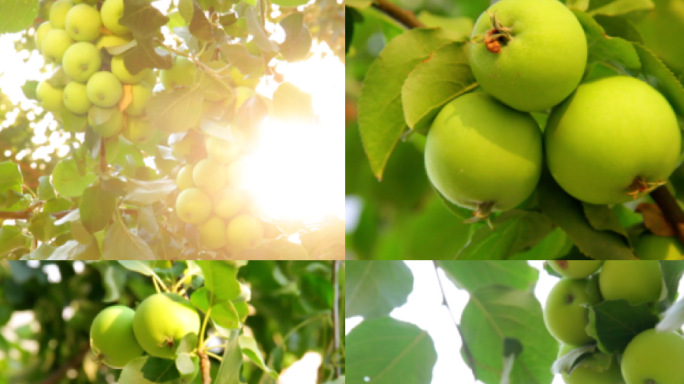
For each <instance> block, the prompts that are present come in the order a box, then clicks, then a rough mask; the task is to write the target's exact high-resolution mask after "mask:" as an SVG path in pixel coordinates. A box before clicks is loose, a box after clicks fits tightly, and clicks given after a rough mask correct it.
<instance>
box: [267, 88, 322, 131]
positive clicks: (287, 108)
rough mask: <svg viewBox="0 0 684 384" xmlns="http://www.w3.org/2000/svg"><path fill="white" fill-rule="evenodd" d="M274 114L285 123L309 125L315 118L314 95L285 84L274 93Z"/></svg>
mask: <svg viewBox="0 0 684 384" xmlns="http://www.w3.org/2000/svg"><path fill="white" fill-rule="evenodd" d="M273 113H274V114H275V117H276V118H277V119H278V120H281V121H284V122H292V123H296V122H305V123H309V122H311V121H312V120H313V118H314V108H313V95H312V94H310V93H307V92H304V91H302V90H301V89H299V88H297V86H296V85H294V84H292V83H290V82H284V83H282V84H280V86H278V89H276V91H275V92H274V93H273Z"/></svg>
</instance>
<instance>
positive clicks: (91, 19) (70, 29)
mask: <svg viewBox="0 0 684 384" xmlns="http://www.w3.org/2000/svg"><path fill="white" fill-rule="evenodd" d="M65 27H66V28H65V29H66V31H67V33H68V34H69V36H71V38H72V39H74V40H76V41H93V40H95V39H97V38H98V37H99V36H100V28H101V27H102V20H101V19H100V12H98V11H97V9H95V8H93V7H91V6H90V5H87V4H78V5H76V6H74V7H73V8H71V9H70V10H69V12H68V13H67V15H66V24H65Z"/></svg>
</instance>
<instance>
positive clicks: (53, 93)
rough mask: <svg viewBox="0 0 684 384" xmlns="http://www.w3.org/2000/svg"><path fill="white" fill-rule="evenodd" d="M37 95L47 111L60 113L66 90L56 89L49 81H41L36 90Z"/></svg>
mask: <svg viewBox="0 0 684 384" xmlns="http://www.w3.org/2000/svg"><path fill="white" fill-rule="evenodd" d="M36 95H37V96H38V100H39V101H40V102H41V105H42V106H43V108H45V110H47V111H50V112H52V113H56V112H59V111H60V110H61V109H62V105H63V103H64V90H62V89H59V88H55V87H53V86H52V85H50V83H48V82H47V81H41V82H40V83H39V84H38V88H36Z"/></svg>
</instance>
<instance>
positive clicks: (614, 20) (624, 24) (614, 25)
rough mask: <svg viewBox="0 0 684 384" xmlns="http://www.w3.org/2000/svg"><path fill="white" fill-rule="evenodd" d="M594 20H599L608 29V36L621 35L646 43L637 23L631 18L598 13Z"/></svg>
mask: <svg viewBox="0 0 684 384" xmlns="http://www.w3.org/2000/svg"><path fill="white" fill-rule="evenodd" d="M594 20H596V22H598V23H599V24H600V25H601V27H603V29H604V30H605V31H606V33H607V34H608V36H612V37H620V38H623V39H625V40H627V41H630V42H634V43H640V44H643V43H644V38H643V37H641V33H640V32H639V30H638V29H637V27H636V25H634V23H633V22H632V21H630V20H627V19H625V18H622V17H613V16H605V15H596V16H594Z"/></svg>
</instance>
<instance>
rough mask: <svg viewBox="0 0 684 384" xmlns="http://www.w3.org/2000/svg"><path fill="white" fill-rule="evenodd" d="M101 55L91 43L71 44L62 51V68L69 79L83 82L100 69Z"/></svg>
mask: <svg viewBox="0 0 684 384" xmlns="http://www.w3.org/2000/svg"><path fill="white" fill-rule="evenodd" d="M86 7H87V5H86ZM101 65H102V57H101V56H100V51H99V50H98V49H97V47H95V46H94V45H93V44H91V43H87V42H84V41H81V42H78V43H75V44H73V45H72V46H70V47H69V49H67V50H66V52H64V58H63V60H62V68H64V72H65V73H66V74H67V76H69V78H70V79H71V80H74V81H78V82H79V83H85V82H87V81H88V79H90V77H91V76H92V75H93V74H95V73H96V72H97V71H99V70H100V66H101Z"/></svg>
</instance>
